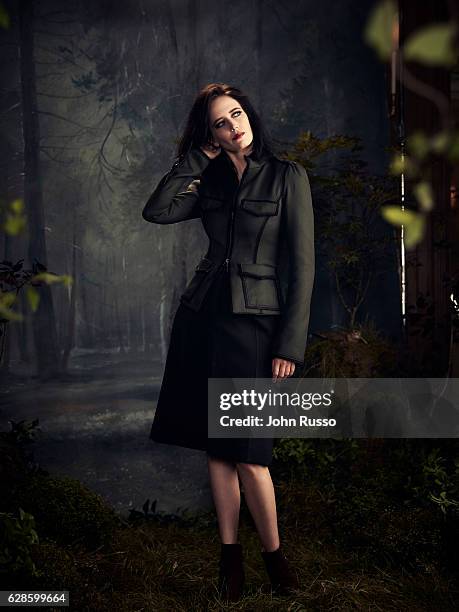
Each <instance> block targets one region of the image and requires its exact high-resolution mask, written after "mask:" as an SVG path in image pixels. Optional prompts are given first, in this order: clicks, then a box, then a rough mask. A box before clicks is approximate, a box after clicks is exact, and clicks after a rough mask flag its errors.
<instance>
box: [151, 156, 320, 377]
mask: <svg viewBox="0 0 459 612" xmlns="http://www.w3.org/2000/svg"><path fill="white" fill-rule="evenodd" d="M245 159H246V161H247V166H246V168H245V170H244V173H243V175H242V177H241V181H240V182H239V180H238V176H237V171H236V168H235V166H234V164H233V162H232V161H231V159H230V157H229V156H228V155H227V153H226V152H225V151H224V150H223V151H222V152H221V153H220V154H219V155H218V156H217V157H216V158H215V159H213V160H211V159H210V158H209V157H207V155H205V153H203V152H202V151H201V150H200V149H192V150H191V151H189V152H188V153H187V154H186V155H185V156H183V157H182V158H181V159H179V160H177V161H176V162H175V164H174V165H173V166H172V168H171V170H170V171H169V172H168V173H167V174H166V175H165V176H163V178H162V179H161V181H160V182H159V184H158V186H157V187H156V189H155V191H154V192H153V194H152V195H151V197H150V198H149V200H148V202H147V204H146V205H145V208H144V209H143V212H142V216H143V218H144V219H145V220H146V221H150V222H152V223H161V224H166V223H177V222H179V221H186V220H188V219H197V218H200V219H201V221H202V224H203V226H204V229H205V231H206V233H207V235H208V237H209V246H208V249H207V253H206V254H205V256H204V257H203V258H202V259H201V261H200V262H199V264H198V265H197V266H196V271H195V274H194V276H193V278H192V279H191V281H190V282H189V284H188V286H187V287H186V290H185V292H184V294H183V295H182V297H181V301H182V302H183V303H184V304H186V305H187V306H189V307H190V308H192V309H193V310H195V311H199V309H200V307H201V304H202V303H203V300H204V297H205V295H206V292H207V290H208V289H209V287H210V285H211V283H212V281H213V278H214V276H215V274H216V273H217V271H218V269H219V268H220V267H222V266H225V267H226V269H227V270H228V271H229V272H230V283H231V296H232V307H233V312H234V313H238V314H256V315H279V316H280V317H281V319H280V325H279V326H278V330H279V331H278V334H277V337H276V338H275V339H274V342H273V357H281V358H284V359H289V360H291V361H294V362H295V363H297V364H300V365H301V364H303V363H304V352H305V348H306V341H307V332H308V323H309V305H310V300H311V292H312V287H313V281H314V218H313V210H312V201H311V190H310V187H309V180H308V176H307V173H306V170H305V169H304V168H303V166H301V165H300V164H297V163H296V162H292V161H286V160H282V159H279V158H278V157H276V156H274V155H270V156H268V155H264V156H262V157H261V158H260V159H256V158H255V156H254V154H251V155H249V156H245Z"/></svg>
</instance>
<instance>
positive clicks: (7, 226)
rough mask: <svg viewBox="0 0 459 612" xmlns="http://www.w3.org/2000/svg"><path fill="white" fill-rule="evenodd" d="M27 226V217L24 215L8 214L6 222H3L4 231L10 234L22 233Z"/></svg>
mask: <svg viewBox="0 0 459 612" xmlns="http://www.w3.org/2000/svg"><path fill="white" fill-rule="evenodd" d="M25 226H26V217H25V216H24V215H11V214H7V216H6V219H5V223H4V224H3V229H4V231H5V232H6V233H7V234H9V235H10V236H17V235H18V234H21V233H22V231H23V230H24V228H25Z"/></svg>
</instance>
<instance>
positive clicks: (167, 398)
mask: <svg viewBox="0 0 459 612" xmlns="http://www.w3.org/2000/svg"><path fill="white" fill-rule="evenodd" d="M142 214H143V217H144V219H145V220H147V221H150V222H152V223H163V224H166V223H177V222H180V221H186V220H189V219H195V218H200V219H201V221H202V223H203V226H204V229H205V231H206V233H207V235H208V237H209V247H208V250H207V253H206V255H205V257H203V258H202V259H201V261H200V263H199V264H198V265H197V266H196V272H195V275H194V276H193V278H192V279H191V281H190V283H189V284H188V286H187V288H186V290H185V292H184V294H183V295H182V297H181V303H180V306H179V308H178V310H177V313H176V315H175V318H174V323H173V327H172V333H171V339H170V346H169V351H168V355H167V359H166V366H165V371H164V377H163V382H162V386H161V391H160V395H159V399H158V404H157V408H156V413H155V418H154V421H153V425H152V429H151V433H150V437H151V439H153V440H155V441H158V442H163V443H167V444H178V445H181V446H186V447H189V448H197V449H201V450H205V451H206V453H207V460H208V467H209V476H210V483H211V489H212V495H213V499H214V503H215V507H216V512H217V518H218V524H219V533H220V538H221V558H220V575H219V588H220V591H221V593H222V595H223V596H224V597H225V598H228V599H230V600H232V601H235V600H237V599H238V598H239V597H240V595H241V593H242V589H243V583H244V569H243V564H242V549H241V545H240V544H239V543H237V538H238V536H237V532H238V521H239V509H240V488H239V479H240V481H241V483H242V485H243V489H244V494H245V499H246V501H247V506H248V507H249V510H250V512H251V514H252V516H253V519H254V522H255V525H256V528H257V531H258V534H259V537H260V540H261V544H262V547H263V550H262V556H263V560H264V561H265V564H266V569H267V572H268V575H269V577H270V580H271V584H272V587H273V589H274V590H275V592H277V593H281V594H282V593H288V592H289V591H290V590H291V589H295V588H297V587H298V581H297V577H296V575H295V573H294V572H293V570H292V569H291V568H290V567H289V564H288V562H287V559H286V557H285V555H284V554H283V550H281V548H280V541H279V534H278V527H277V516H276V502H275V495H274V488H273V483H272V480H271V476H270V473H269V467H268V466H269V465H270V463H271V460H272V445H273V441H272V439H254V438H250V439H212V438H208V437H207V379H208V377H214V378H231V377H234V378H257V377H261V378H270V377H271V376H273V377H274V379H275V380H278V379H280V380H282V379H285V378H287V377H290V376H292V375H293V374H294V372H295V368H296V367H297V366H299V365H302V363H303V359H304V352H305V345H306V339H307V328H308V320H309V303H310V297H311V291H312V285H313V279H314V245H313V214H312V205H311V192H310V188H309V181H308V177H307V174H306V171H305V170H304V168H303V167H302V166H300V165H299V164H296V163H295V162H290V161H286V160H281V159H279V158H278V157H276V156H275V155H274V154H273V152H272V150H271V147H270V144H269V142H268V139H267V136H266V133H265V131H264V129H263V127H262V125H261V122H260V119H259V117H258V115H257V113H256V112H255V110H254V109H253V107H252V105H251V103H250V101H249V99H248V98H247V96H246V95H245V94H243V93H242V91H241V90H239V89H237V88H235V87H231V86H229V85H226V84H224V83H212V84H209V85H207V86H206V87H204V88H203V89H202V90H201V92H200V93H199V95H198V96H197V98H196V100H195V102H194V104H193V107H192V109H191V112H190V115H189V118H188V123H187V126H186V129H185V132H184V134H183V136H182V138H181V141H180V143H179V147H178V159H177V161H176V162H175V164H174V165H173V167H172V169H171V170H170V171H169V172H168V173H167V174H166V175H165V176H164V177H163V178H162V179H161V181H160V183H159V184H158V186H157V187H156V189H155V191H154V193H153V194H152V196H151V197H150V199H149V200H148V202H147V204H146V206H145V208H144V210H143V213H142ZM286 261H287V262H288V267H287V268H286V270H287V273H286V274H284V275H282V274H281V270H282V265H283V264H285V262H286ZM283 284H284V286H283Z"/></svg>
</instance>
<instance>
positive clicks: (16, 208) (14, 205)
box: [10, 198, 24, 214]
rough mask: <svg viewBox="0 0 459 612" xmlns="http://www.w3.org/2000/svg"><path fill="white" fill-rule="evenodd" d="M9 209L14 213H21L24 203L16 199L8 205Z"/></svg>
mask: <svg viewBox="0 0 459 612" xmlns="http://www.w3.org/2000/svg"><path fill="white" fill-rule="evenodd" d="M10 208H11V210H12V211H13V212H15V213H18V214H19V213H22V212H23V210H24V201H23V200H21V199H20V198H17V199H16V200H13V201H12V202H11V204H10Z"/></svg>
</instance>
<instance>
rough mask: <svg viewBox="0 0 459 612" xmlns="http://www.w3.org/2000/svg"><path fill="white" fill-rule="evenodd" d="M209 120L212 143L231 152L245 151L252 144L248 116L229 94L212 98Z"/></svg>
mask: <svg viewBox="0 0 459 612" xmlns="http://www.w3.org/2000/svg"><path fill="white" fill-rule="evenodd" d="M209 120H210V130H211V133H212V140H213V142H214V144H217V145H220V146H221V147H222V148H223V149H226V150H227V151H231V152H232V153H238V152H240V151H244V153H245V150H246V149H248V148H249V147H250V145H251V144H252V141H253V134H252V129H251V127H250V122H249V118H248V117H247V114H246V113H245V111H244V109H243V108H242V106H241V105H240V104H239V102H238V101H237V100H235V99H234V98H231V96H226V95H223V96H218V97H217V98H215V99H214V100H212V102H211V104H210V109H209ZM235 136H237V137H236V138H235Z"/></svg>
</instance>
